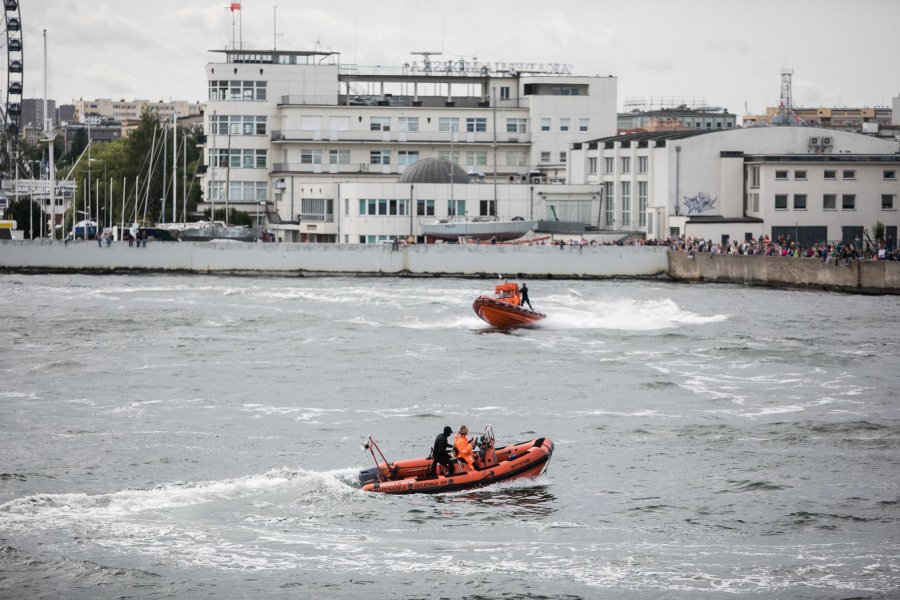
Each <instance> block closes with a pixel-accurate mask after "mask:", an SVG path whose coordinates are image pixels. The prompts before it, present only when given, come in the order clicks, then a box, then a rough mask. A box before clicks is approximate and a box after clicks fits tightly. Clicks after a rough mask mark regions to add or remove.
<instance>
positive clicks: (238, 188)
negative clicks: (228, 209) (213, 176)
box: [209, 181, 269, 202]
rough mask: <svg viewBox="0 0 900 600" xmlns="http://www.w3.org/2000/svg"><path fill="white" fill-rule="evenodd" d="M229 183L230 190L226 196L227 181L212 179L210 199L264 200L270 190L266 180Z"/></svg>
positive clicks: (235, 200)
mask: <svg viewBox="0 0 900 600" xmlns="http://www.w3.org/2000/svg"><path fill="white" fill-rule="evenodd" d="M227 185H228V190H229V192H228V197H227V198H226V197H225V186H226V182H224V181H211V182H210V184H209V199H210V200H212V201H225V200H230V201H234V202H264V201H265V200H266V196H267V195H268V191H269V185H268V183H267V182H265V181H232V182H229V183H228V184H227Z"/></svg>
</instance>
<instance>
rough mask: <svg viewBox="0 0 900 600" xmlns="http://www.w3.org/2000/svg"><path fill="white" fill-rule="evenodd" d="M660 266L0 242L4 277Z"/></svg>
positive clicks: (551, 255)
mask: <svg viewBox="0 0 900 600" xmlns="http://www.w3.org/2000/svg"><path fill="white" fill-rule="evenodd" d="M667 268H668V264H667V258H666V248H665V247H652V246H646V247H632V246H565V247H563V248H562V249H560V247H559V246H512V245H500V244H498V245H477V244H468V245H456V244H434V245H425V244H415V245H411V246H401V247H400V248H398V249H396V250H394V249H393V248H392V246H391V245H390V244H384V245H381V244H379V245H345V244H288V243H275V244H273V243H268V244H246V243H236V242H150V243H148V244H147V247H146V248H136V247H129V246H128V244H126V243H124V242H114V243H113V245H112V246H110V247H109V248H107V247H105V246H104V247H102V248H100V247H98V246H97V244H96V243H95V242H69V243H68V244H63V243H62V242H51V241H49V240H36V241H33V242H32V241H28V242H17V241H0V269H2V270H6V271H37V272H41V271H45V272H61V271H95V272H125V271H189V272H197V273H241V272H243V273H261V274H265V273H272V274H276V273H281V274H286V273H297V274H317V273H320V274H332V273H337V274H372V275H421V276H429V275H454V276H463V277H478V276H491V277H495V276H496V275H497V274H502V275H506V276H517V275H520V276H529V277H586V278H592V277H597V278H603V277H650V276H657V275H663V274H665V273H666V270H667Z"/></svg>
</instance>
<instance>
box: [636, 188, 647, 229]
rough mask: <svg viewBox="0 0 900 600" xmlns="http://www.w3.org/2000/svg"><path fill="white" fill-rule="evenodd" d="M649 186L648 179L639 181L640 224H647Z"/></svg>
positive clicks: (641, 225) (640, 225) (643, 225)
mask: <svg viewBox="0 0 900 600" xmlns="http://www.w3.org/2000/svg"><path fill="white" fill-rule="evenodd" d="M647 188H648V183H647V182H646V181H638V226H639V227H646V226H647Z"/></svg>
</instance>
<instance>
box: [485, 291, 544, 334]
mask: <svg viewBox="0 0 900 600" xmlns="http://www.w3.org/2000/svg"><path fill="white" fill-rule="evenodd" d="M521 304H522V294H521V292H520V291H519V285H518V284H517V283H515V282H513V281H504V282H503V283H501V284H498V285H497V287H496V288H494V295H493V296H479V297H478V298H476V299H475V302H473V303H472V309H473V310H474V311H475V314H477V315H478V316H479V317H481V318H482V319H483V320H484V321H486V322H487V323H490V324H491V325H493V326H494V327H497V328H498V329H512V328H513V327H524V326H528V325H531V324H533V323H536V322H537V321H540V320H541V319H543V318H545V317H546V316H547V315H545V314H544V313H540V312H537V311H536V310H530V309H527V308H525V307H524V306H522V305H521Z"/></svg>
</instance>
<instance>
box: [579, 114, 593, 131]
mask: <svg viewBox="0 0 900 600" xmlns="http://www.w3.org/2000/svg"><path fill="white" fill-rule="evenodd" d="M590 124H591V120H590V119H588V118H587V117H581V118H580V119H578V131H587V130H588V129H589V127H590Z"/></svg>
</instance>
